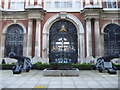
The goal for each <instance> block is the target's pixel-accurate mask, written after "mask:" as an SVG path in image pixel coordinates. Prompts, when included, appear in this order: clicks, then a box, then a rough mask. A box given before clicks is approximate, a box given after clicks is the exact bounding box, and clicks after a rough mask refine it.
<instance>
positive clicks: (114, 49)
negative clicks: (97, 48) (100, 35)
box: [104, 24, 120, 55]
mask: <svg viewBox="0 0 120 90" xmlns="http://www.w3.org/2000/svg"><path fill="white" fill-rule="evenodd" d="M115 53H118V54H120V26H118V25H116V24H109V25H107V26H106V27H105V28H104V55H112V54H115Z"/></svg>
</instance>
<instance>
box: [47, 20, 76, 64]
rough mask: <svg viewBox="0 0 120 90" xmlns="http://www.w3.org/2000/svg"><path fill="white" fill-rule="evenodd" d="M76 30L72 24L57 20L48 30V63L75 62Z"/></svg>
mask: <svg viewBox="0 0 120 90" xmlns="http://www.w3.org/2000/svg"><path fill="white" fill-rule="evenodd" d="M77 48H78V46H77V30H76V27H75V25H74V24H73V23H71V22H70V21H67V20H64V19H62V20H59V21H57V22H55V23H54V24H53V25H52V26H51V28H50V35H49V60H50V62H73V63H76V62H77V57H78V50H77Z"/></svg>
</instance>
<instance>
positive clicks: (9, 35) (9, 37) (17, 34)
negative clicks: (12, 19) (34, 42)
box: [4, 24, 24, 57]
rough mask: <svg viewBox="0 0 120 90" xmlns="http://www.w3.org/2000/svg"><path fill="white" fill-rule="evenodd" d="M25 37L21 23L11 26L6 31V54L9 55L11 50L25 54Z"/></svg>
mask: <svg viewBox="0 0 120 90" xmlns="http://www.w3.org/2000/svg"><path fill="white" fill-rule="evenodd" d="M23 38H24V33H23V28H22V27H21V26H20V25H18V24H13V25H11V26H9V27H8V28H7V32H6V39H5V53H4V56H5V57H8V55H9V53H10V52H14V53H16V54H18V55H23Z"/></svg>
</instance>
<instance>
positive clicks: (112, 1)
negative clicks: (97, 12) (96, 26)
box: [103, 0, 118, 8]
mask: <svg viewBox="0 0 120 90" xmlns="http://www.w3.org/2000/svg"><path fill="white" fill-rule="evenodd" d="M103 8H118V2H117V0H106V1H105V2H103Z"/></svg>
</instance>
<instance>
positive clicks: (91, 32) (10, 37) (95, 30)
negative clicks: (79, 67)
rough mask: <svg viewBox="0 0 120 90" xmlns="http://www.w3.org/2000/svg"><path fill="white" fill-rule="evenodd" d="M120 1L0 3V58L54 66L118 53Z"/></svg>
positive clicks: (11, 0) (5, 0) (23, 0)
mask: <svg viewBox="0 0 120 90" xmlns="http://www.w3.org/2000/svg"><path fill="white" fill-rule="evenodd" d="M119 16H120V2H119V0H74V1H72V0H19V1H17V0H16V1H15V0H0V59H1V61H2V59H3V58H4V59H8V58H9V53H10V52H15V53H16V54H19V55H23V56H27V57H30V58H32V59H33V60H34V61H41V62H54V61H58V62H59V61H62V60H68V61H72V62H75V63H76V62H84V60H85V59H87V58H88V59H91V58H97V57H100V56H106V55H112V54H115V53H118V54H120V17H119Z"/></svg>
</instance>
